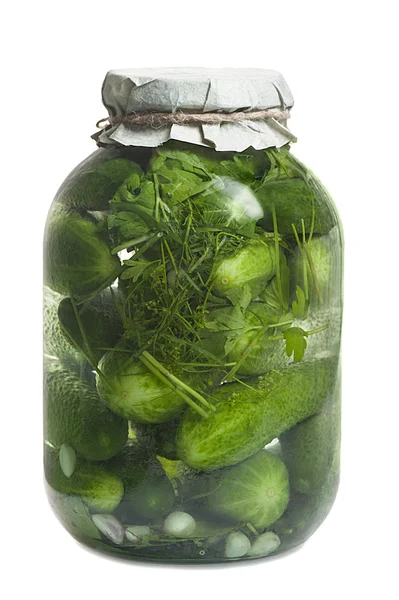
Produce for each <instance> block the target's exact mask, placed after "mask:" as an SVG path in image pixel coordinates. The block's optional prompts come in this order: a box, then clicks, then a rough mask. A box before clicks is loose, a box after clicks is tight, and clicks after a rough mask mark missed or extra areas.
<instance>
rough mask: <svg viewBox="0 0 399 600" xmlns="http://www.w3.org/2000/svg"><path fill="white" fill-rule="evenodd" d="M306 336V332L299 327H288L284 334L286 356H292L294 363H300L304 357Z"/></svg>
mask: <svg viewBox="0 0 399 600" xmlns="http://www.w3.org/2000/svg"><path fill="white" fill-rule="evenodd" d="M307 335H308V334H307V332H306V331H304V330H303V329H301V328H300V327H290V328H289V329H287V330H286V331H285V332H284V338H285V341H286V352H287V355H288V356H292V355H293V356H294V360H295V362H300V361H301V360H302V359H303V357H304V355H305V350H306V347H307V342H306V339H305V338H306V337H307Z"/></svg>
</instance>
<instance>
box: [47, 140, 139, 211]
mask: <svg viewBox="0 0 399 600" xmlns="http://www.w3.org/2000/svg"><path fill="white" fill-rule="evenodd" d="M132 173H137V174H138V175H139V174H140V173H141V168H140V167H139V165H137V164H136V163H135V162H133V161H132V160H128V159H127V158H125V157H123V155H122V154H121V152H120V151H119V150H107V151H106V152H104V150H97V152H94V153H93V154H92V155H91V156H89V157H88V158H87V159H86V160H84V161H83V162H82V163H80V165H78V166H77V167H76V168H75V169H74V170H73V171H72V173H71V174H70V175H69V176H68V177H67V179H66V180H65V181H64V183H63V184H62V186H61V188H60V189H59V190H58V192H57V195H56V201H57V202H60V203H61V204H62V205H63V206H65V207H69V208H73V209H86V210H93V211H98V210H99V211H101V210H107V209H108V208H109V201H110V200H111V199H112V197H113V195H114V194H115V192H116V191H117V189H118V187H119V186H120V185H121V184H122V183H123V181H124V180H125V179H127V178H128V177H129V175H131V174H132Z"/></svg>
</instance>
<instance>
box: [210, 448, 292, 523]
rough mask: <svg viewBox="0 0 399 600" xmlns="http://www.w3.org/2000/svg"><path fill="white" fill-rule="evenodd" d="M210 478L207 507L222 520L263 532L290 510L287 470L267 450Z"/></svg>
mask: <svg viewBox="0 0 399 600" xmlns="http://www.w3.org/2000/svg"><path fill="white" fill-rule="evenodd" d="M209 477H210V479H211V489H210V491H209V492H208V493H207V495H206V504H207V506H208V509H209V511H210V512H211V513H212V514H215V515H217V516H219V517H223V518H226V519H229V520H232V521H235V522H237V523H250V524H251V525H253V526H254V527H256V528H257V529H262V528H265V527H269V525H271V524H272V523H274V522H275V521H276V520H277V519H278V518H279V517H281V515H282V514H283V513H284V511H285V509H286V507H287V504H288V501H289V497H290V492H289V481H288V471H287V468H286V466H285V465H284V463H283V462H282V461H281V460H280V459H279V458H278V457H277V456H274V455H273V454H271V453H270V452H267V451H266V450H261V451H260V452H257V453H256V454H255V455H254V456H251V458H248V459H247V460H245V461H244V462H242V463H240V464H239V465H234V466H233V467H230V468H229V469H222V470H221V471H218V472H216V473H214V474H212V475H211V476H209Z"/></svg>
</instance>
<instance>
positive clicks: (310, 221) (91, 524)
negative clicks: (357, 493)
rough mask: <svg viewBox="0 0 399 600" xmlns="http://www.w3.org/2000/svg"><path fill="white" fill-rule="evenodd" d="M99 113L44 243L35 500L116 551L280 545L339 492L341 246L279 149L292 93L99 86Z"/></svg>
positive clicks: (314, 523)
mask: <svg viewBox="0 0 399 600" xmlns="http://www.w3.org/2000/svg"><path fill="white" fill-rule="evenodd" d="M245 94H246V96H247V97H245ZM103 99H104V103H105V105H106V106H107V108H108V110H109V113H110V117H109V120H110V122H109V124H108V125H107V126H106V127H105V128H104V129H103V130H101V131H100V133H98V134H96V135H95V136H93V137H95V139H96V140H97V143H98V145H99V146H100V148H99V149H98V150H96V151H95V152H94V153H93V154H92V155H91V156H90V157H89V158H88V159H86V160H85V161H84V162H83V163H81V164H80V165H79V166H78V167H77V168H76V169H75V170H74V171H73V172H72V173H71V174H70V175H69V176H68V177H67V179H66V180H65V182H64V183H63V184H62V186H61V188H60V189H59V191H58V193H57V195H56V197H55V199H54V201H53V204H52V206H51V208H50V212H49V216H48V219H47V224H46V229H45V244H44V263H45V265H44V267H45V268H44V272H45V281H44V283H45V287H44V305H45V314H44V334H45V339H44V352H45V359H44V365H45V377H44V382H45V383H44V393H45V401H44V413H45V415H44V421H45V441H44V460H45V476H46V488H47V491H48V497H49V500H50V503H51V505H52V507H53V509H54V512H55V513H56V515H57V517H58V518H59V519H60V521H61V522H62V523H63V525H64V527H65V528H66V529H67V530H68V531H69V532H70V533H71V535H72V536H74V537H75V538H76V539H77V540H79V541H80V542H82V543H84V544H86V545H88V546H92V547H94V548H96V549H98V550H101V551H104V552H109V553H112V554H114V555H121V556H124V557H131V558H141V559H146V560H158V561H165V562H167V561H170V562H195V563H204V562H228V561H233V560H249V559H253V558H259V557H264V556H268V555H273V554H277V553H281V552H284V551H286V550H288V549H290V548H293V547H295V546H297V545H299V544H302V543H303V542H304V541H305V540H306V539H307V538H308V537H309V536H310V535H312V533H313V532H314V531H315V530H316V529H317V528H318V527H319V525H320V524H321V523H322V521H323V520H324V518H325V517H326V515H327V514H328V512H329V510H330V508H331V506H332V503H333V501H334V498H335V495H336V491H337V487H338V480H339V451H340V336H341V322H342V250H343V242H342V230H341V225H340V222H339V218H338V216H337V212H336V209H335V208H334V205H333V203H332V201H331V198H330V197H329V195H328V193H327V192H326V190H325V188H324V187H323V186H322V185H321V184H320V182H319V181H318V179H316V177H315V176H314V175H313V173H312V172H311V171H309V169H307V168H306V167H305V166H304V165H303V164H302V163H301V162H300V161H299V160H297V159H296V158H295V157H294V156H293V154H292V152H291V148H290V144H291V142H292V141H293V135H292V134H291V133H290V131H289V130H288V129H287V127H286V119H287V117H288V114H287V113H288V110H289V108H290V107H291V106H292V98H291V96H290V93H289V90H288V88H287V87H286V84H285V82H284V80H283V79H282V78H281V76H280V75H279V74H277V73H274V72H270V71H259V70H256V71H254V70H243V71H229V70H227V71H216V70H205V71H203V70H198V69H197V70H192V71H187V70H184V71H179V70H169V71H155V72H152V71H150V72H146V71H111V72H110V73H108V75H107V77H106V80H105V83H104V86H103ZM206 102H208V105H207V104H206ZM242 111H244V112H242ZM159 113H161V114H159ZM232 115H234V116H232ZM138 119H141V121H140V120H138Z"/></svg>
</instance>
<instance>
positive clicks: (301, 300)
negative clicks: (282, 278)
mask: <svg viewBox="0 0 399 600" xmlns="http://www.w3.org/2000/svg"><path fill="white" fill-rule="evenodd" d="M296 298H297V299H296V300H293V302H292V306H291V310H292V314H293V315H294V317H295V318H296V319H301V320H302V319H306V317H307V312H308V311H307V306H306V297H305V292H304V291H303V290H302V288H300V287H299V285H297V286H296Z"/></svg>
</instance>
